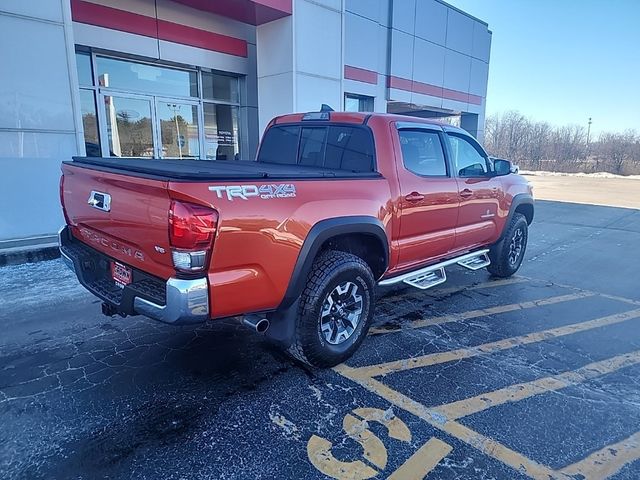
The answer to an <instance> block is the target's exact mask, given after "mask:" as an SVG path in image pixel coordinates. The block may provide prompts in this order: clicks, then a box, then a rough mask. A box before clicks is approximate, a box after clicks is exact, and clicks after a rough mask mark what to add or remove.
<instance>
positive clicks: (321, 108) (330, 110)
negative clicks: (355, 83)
mask: <svg viewBox="0 0 640 480" xmlns="http://www.w3.org/2000/svg"><path fill="white" fill-rule="evenodd" d="M320 111H321V112H334V111H335V110H334V109H333V108H331V107H330V106H329V105H327V104H326V103H323V104H322V106H321V107H320Z"/></svg>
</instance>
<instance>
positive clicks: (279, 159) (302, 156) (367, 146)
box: [258, 125, 374, 172]
mask: <svg viewBox="0 0 640 480" xmlns="http://www.w3.org/2000/svg"><path fill="white" fill-rule="evenodd" d="M258 162H262V163H279V164H289V165H305V166H312V167H321V168H329V169H334V170H348V171H351V172H371V171H373V170H374V145H373V136H372V134H371V132H370V131H369V130H367V129H365V128H361V127H351V126H342V125H331V126H309V127H307V126H274V127H271V128H270V129H269V130H268V131H267V132H266V134H265V136H264V139H263V140H262V146H261V147H260V153H259V154H258Z"/></svg>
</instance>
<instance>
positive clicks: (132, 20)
mask: <svg viewBox="0 0 640 480" xmlns="http://www.w3.org/2000/svg"><path fill="white" fill-rule="evenodd" d="M71 16H72V17H73V21H74V22H80V23H87V24H89V25H95V26H97V27H106V28H111V29H113V30H119V31H121V32H127V33H135V34H137V35H144V36H145V37H153V38H157V36H158V25H157V23H156V19H155V18H151V17H147V16H145V15H140V14H137V13H131V12H125V11H124V10H118V9H117V8H111V7H105V6H104V5H98V4H95V3H91V2H85V1H83V0H71Z"/></svg>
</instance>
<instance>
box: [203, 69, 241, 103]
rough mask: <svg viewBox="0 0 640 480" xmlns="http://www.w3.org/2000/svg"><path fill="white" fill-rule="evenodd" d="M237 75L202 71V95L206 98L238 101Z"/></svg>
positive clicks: (230, 101) (231, 101)
mask: <svg viewBox="0 0 640 480" xmlns="http://www.w3.org/2000/svg"><path fill="white" fill-rule="evenodd" d="M238 90H239V88H238V77H230V76H228V75H220V74H217V73H209V72H202V96H203V98H205V99H206V100H221V101H223V102H229V103H239V102H240V95H239V92H238Z"/></svg>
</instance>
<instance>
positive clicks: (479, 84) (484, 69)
mask: <svg viewBox="0 0 640 480" xmlns="http://www.w3.org/2000/svg"><path fill="white" fill-rule="evenodd" d="M488 77H489V64H488V63H484V62H482V61H480V60H477V59H475V58H472V59H471V81H470V83H469V93H472V94H473V95H478V96H480V97H484V96H485V95H486V94H487V80H488Z"/></svg>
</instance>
